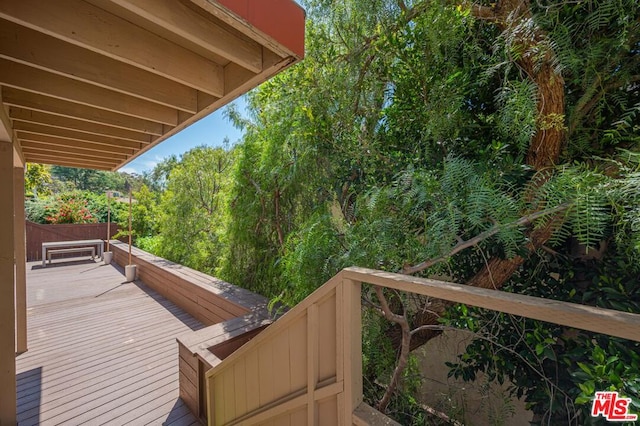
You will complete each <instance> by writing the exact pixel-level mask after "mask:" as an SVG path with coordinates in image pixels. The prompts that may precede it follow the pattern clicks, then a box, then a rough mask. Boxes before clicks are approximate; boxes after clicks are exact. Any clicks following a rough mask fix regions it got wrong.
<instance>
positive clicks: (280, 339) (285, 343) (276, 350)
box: [273, 330, 291, 399]
mask: <svg viewBox="0 0 640 426" xmlns="http://www.w3.org/2000/svg"><path fill="white" fill-rule="evenodd" d="M289 354H290V341H289V330H283V331H282V332H281V333H280V334H279V335H278V336H275V337H274V338H273V371H276V372H277V373H278V376H277V379H276V380H275V381H274V382H273V398H275V399H279V398H282V397H284V396H285V395H288V394H289V393H290V392H291V372H290V370H289V367H290V361H289Z"/></svg>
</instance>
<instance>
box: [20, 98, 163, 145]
mask: <svg viewBox="0 0 640 426" xmlns="http://www.w3.org/2000/svg"><path fill="white" fill-rule="evenodd" d="M9 118H10V119H11V120H13V121H14V122H24V123H36V124H44V125H46V126H51V127H58V128H60V129H68V130H75V131H78V132H84V133H91V134H94V135H102V136H108V137H112V138H117V139H125V140H130V141H134V142H142V143H145V144H148V143H151V142H153V138H154V137H153V136H151V135H149V134H146V133H139V132H134V131H132V130H126V129H120V128H118V127H111V126H105V125H102V124H96V123H90V122H88V121H81V120H74V119H73V118H69V117H62V116H60V115H53V114H47V113H44V112H40V111H32V110H29V109H24V108H18V107H10V108H9Z"/></svg>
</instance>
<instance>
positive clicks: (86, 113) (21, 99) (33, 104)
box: [2, 88, 164, 136]
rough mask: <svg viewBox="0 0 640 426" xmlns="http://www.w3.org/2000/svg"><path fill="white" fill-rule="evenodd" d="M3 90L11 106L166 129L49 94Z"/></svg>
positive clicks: (153, 131)
mask: <svg viewBox="0 0 640 426" xmlns="http://www.w3.org/2000/svg"><path fill="white" fill-rule="evenodd" d="M2 92H3V97H4V102H5V104H6V105H10V106H16V107H22V108H26V109H32V110H35V111H41V112H46V113H49V114H55V115H61V116H63V117H69V118H73V119H77V120H84V121H89V122H91V123H97V124H104V125H108V126H113V127H119V128H121V129H127V130H134V131H137V132H142V133H148V134H151V135H158V136H159V135H162V132H163V129H164V128H163V126H162V124H161V123H156V122H153V121H149V120H142V119H140V118H135V117H131V116H129V115H123V114H118V113H115V112H111V111H106V110H102V109H98V108H91V107H87V106H85V105H80V104H76V103H74V102H69V101H64V100H61V99H56V98H52V97H49V96H44V95H38V94H34V93H30V92H24V91H21V90H17V89H13V88H5V89H4V90H3V91H2Z"/></svg>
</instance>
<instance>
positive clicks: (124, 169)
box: [118, 167, 140, 175]
mask: <svg viewBox="0 0 640 426" xmlns="http://www.w3.org/2000/svg"><path fill="white" fill-rule="evenodd" d="M118 171H119V172H123V173H129V174H130V175H133V174H140V173H139V172H138V170H136V169H135V168H134V167H122V168H120V169H118Z"/></svg>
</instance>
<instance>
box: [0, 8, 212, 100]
mask: <svg viewBox="0 0 640 426" xmlns="http://www.w3.org/2000/svg"><path fill="white" fill-rule="evenodd" d="M0 16H2V17H3V18H5V19H7V20H10V21H12V22H16V23H19V24H20V25H24V26H27V27H30V28H32V29H35V30H37V31H40V32H43V33H46V34H49V35H51V36H53V37H56V38H58V39H61V40H64V41H66V42H69V43H72V44H75V45H77V46H80V47H83V48H85V49H89V50H92V51H94V52H96V53H100V54H102V55H105V56H109V57H110V58H113V59H116V60H119V61H122V62H125V63H128V64H130V65H133V66H136V67H138V68H141V69H144V70H146V71H149V72H152V73H155V74H157V75H160V76H163V77H166V78H169V79H171V80H173V81H176V82H179V83H182V84H185V85H187V86H190V87H193V88H196V89H198V90H201V91H203V92H205V93H209V94H211V95H214V96H218V97H220V96H222V95H223V93H222V91H223V80H222V79H223V76H222V66H221V65H219V64H217V63H215V62H213V61H211V60H208V59H206V58H204V57H202V56H200V55H198V54H196V53H194V52H192V51H190V50H187V49H185V48H183V47H182V46H179V45H177V44H175V43H173V42H171V41H169V40H167V39H164V38H162V37H160V36H158V35H156V34H153V33H152V32H150V31H147V30H145V29H143V28H140V27H138V26H136V25H133V24H131V23H130V22H128V21H126V20H124V19H123V18H121V17H119V16H116V15H113V14H111V13H109V12H107V11H105V10H103V9H100V8H98V7H95V6H94V5H92V4H89V3H86V2H84V1H81V0H56V1H44V2H43V1H41V0H2V2H0Z"/></svg>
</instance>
